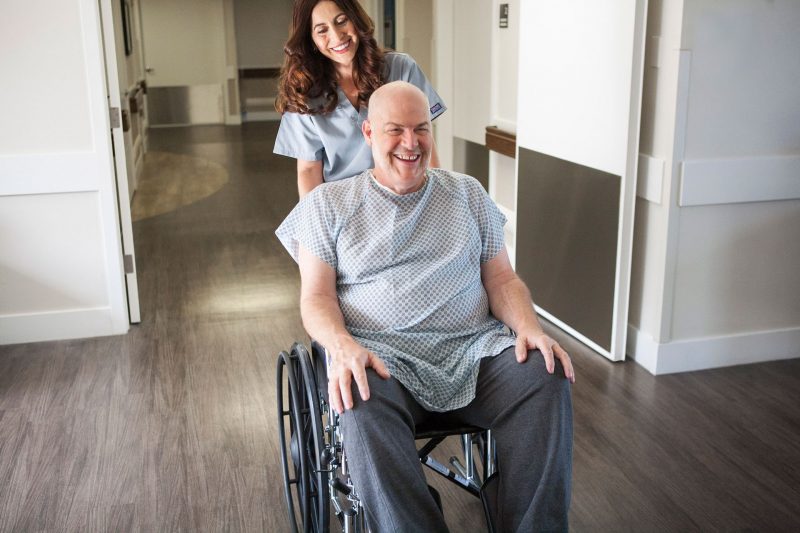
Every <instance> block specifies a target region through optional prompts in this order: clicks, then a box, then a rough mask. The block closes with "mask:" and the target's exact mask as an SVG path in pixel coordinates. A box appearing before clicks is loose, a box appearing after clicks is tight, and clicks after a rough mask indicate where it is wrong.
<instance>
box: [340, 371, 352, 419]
mask: <svg viewBox="0 0 800 533" xmlns="http://www.w3.org/2000/svg"><path fill="white" fill-rule="evenodd" d="M350 383H351V380H350V373H347V374H345V375H344V376H342V377H340V378H339V391H341V393H342V404H344V409H345V410H347V409H352V408H353V392H352V391H351V390H350Z"/></svg>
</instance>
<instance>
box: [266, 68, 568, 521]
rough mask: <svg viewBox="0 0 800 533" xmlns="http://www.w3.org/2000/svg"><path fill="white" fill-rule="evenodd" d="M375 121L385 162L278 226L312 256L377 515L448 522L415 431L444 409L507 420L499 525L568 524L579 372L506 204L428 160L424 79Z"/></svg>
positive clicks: (345, 406) (304, 297)
mask: <svg viewBox="0 0 800 533" xmlns="http://www.w3.org/2000/svg"><path fill="white" fill-rule="evenodd" d="M362 130H363V134H364V137H365V139H366V141H367V143H368V144H369V145H370V147H371V149H372V154H373V158H374V161H375V168H374V169H372V170H367V171H365V172H363V173H362V174H360V175H358V176H355V177H354V178H353V179H347V180H342V181H336V182H330V183H326V184H323V185H321V186H319V187H317V188H316V189H314V190H313V191H312V192H311V193H310V194H309V195H308V196H307V197H305V198H304V199H303V200H302V201H301V202H300V203H299V204H298V205H297V206H296V207H295V208H294V210H293V211H292V212H291V214H290V215H289V216H288V217H287V218H286V220H285V221H284V222H283V224H281V226H280V227H279V228H278V230H277V232H276V233H277V235H278V237H279V238H280V240H281V242H282V243H283V244H284V246H286V248H287V250H288V251H289V253H290V254H291V255H292V257H293V258H294V259H295V260H296V261H297V262H298V264H299V266H300V275H301V279H302V288H301V301H300V308H301V313H302V317H303V324H304V326H305V329H306V331H307V332H308V333H309V335H311V337H312V338H314V339H315V340H317V341H319V342H320V343H321V344H322V345H323V346H325V347H326V349H327V350H328V352H329V355H330V363H329V368H328V395H329V401H330V403H331V405H332V406H333V408H334V409H336V411H337V412H339V413H340V414H341V415H342V417H341V427H342V430H343V433H344V442H345V448H346V452H347V458H348V464H349V467H350V474H351V476H352V478H353V482H354V485H355V487H356V490H357V491H358V493H359V497H360V498H361V500H362V502H364V506H365V507H366V509H367V514H368V522H369V523H370V526H371V527H372V529H373V530H374V531H379V532H383V531H446V530H447V526H446V525H445V523H444V518H443V517H442V514H441V512H440V511H439V509H438V508H437V506H436V503H435V501H434V499H433V497H432V496H431V494H430V492H429V491H428V488H427V483H426V480H425V475H424V472H423V470H422V466H421V464H420V462H419V459H418V457H417V452H416V446H415V443H414V428H415V426H416V425H418V424H420V423H422V422H423V421H425V419H426V417H428V416H429V415H430V412H434V411H436V412H447V413H448V415H449V416H452V417H453V418H454V419H455V420H457V421H458V422H460V423H463V424H472V425H476V426H480V427H484V428H491V429H492V430H493V432H494V437H495V439H496V443H497V454H498V475H499V483H498V485H497V486H498V502H499V503H498V509H496V510H495V513H494V514H495V515H496V520H497V522H498V523H497V524H496V525H497V527H498V529H499V531H541V530H548V531H550V530H566V529H567V510H568V507H569V499H570V484H571V473H572V404H571V397H570V382H574V381H575V373H574V370H573V368H572V363H571V361H570V358H569V356H568V355H567V353H566V352H565V351H564V350H563V349H562V348H561V347H560V346H559V345H558V344H557V343H556V342H555V341H554V340H553V339H551V338H550V337H548V336H547V335H546V334H545V333H544V331H543V330H542V327H541V325H540V324H539V321H538V320H537V318H536V314H535V312H534V309H533V306H532V304H531V296H530V293H529V292H528V289H527V288H526V286H525V284H524V283H523V282H522V281H521V280H520V279H519V278H518V277H517V275H516V274H515V273H514V271H513V270H512V268H511V264H510V263H509V259H508V255H507V253H506V249H505V244H504V242H503V225H504V224H505V217H504V216H503V215H502V213H501V212H500V211H499V210H498V208H497V207H496V206H495V205H494V203H493V202H492V201H491V199H490V198H489V197H488V196H487V194H486V193H485V191H484V190H483V188H482V187H481V185H480V184H479V183H478V182H477V181H476V180H475V179H473V178H471V177H469V176H465V175H463V174H457V173H454V172H448V171H445V170H442V169H430V168H428V162H429V160H430V155H431V146H432V142H433V135H432V131H431V122H430V113H429V112H428V104H427V100H426V97H425V95H424V94H423V93H422V92H421V91H420V90H419V89H417V88H416V87H414V86H413V85H410V84H408V83H405V82H393V83H389V84H386V85H384V86H383V87H381V88H380V89H378V90H376V91H375V92H374V93H373V95H372V97H371V99H370V101H369V117H368V119H367V120H366V121H365V122H364V124H363V127H362ZM542 253H547V250H542ZM506 326H508V328H510V330H512V331H513V332H514V334H510V333H509V331H508V328H506Z"/></svg>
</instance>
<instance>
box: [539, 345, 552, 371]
mask: <svg viewBox="0 0 800 533" xmlns="http://www.w3.org/2000/svg"><path fill="white" fill-rule="evenodd" d="M548 344H549V343H547V342H544V343H542V346H540V347H539V351H540V352H542V357H544V366H545V367H546V368H547V372H548V373H550V374H552V373H553V371H554V370H555V367H556V362H555V360H554V359H553V349H552V348H551V347H550V346H548Z"/></svg>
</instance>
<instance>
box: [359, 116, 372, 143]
mask: <svg viewBox="0 0 800 533" xmlns="http://www.w3.org/2000/svg"><path fill="white" fill-rule="evenodd" d="M361 133H362V134H363V135H364V140H365V141H367V146H372V124H370V122H369V119H365V120H364V122H362V123H361Z"/></svg>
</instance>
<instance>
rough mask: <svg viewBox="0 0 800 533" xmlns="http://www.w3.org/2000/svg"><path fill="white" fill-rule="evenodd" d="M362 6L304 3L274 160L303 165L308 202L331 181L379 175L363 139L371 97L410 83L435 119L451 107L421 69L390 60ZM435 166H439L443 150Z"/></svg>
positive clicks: (292, 36)
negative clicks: (388, 87) (386, 88)
mask: <svg viewBox="0 0 800 533" xmlns="http://www.w3.org/2000/svg"><path fill="white" fill-rule="evenodd" d="M374 30H375V26H374V24H373V23H372V20H371V19H370V18H369V16H368V15H367V14H366V12H365V11H364V9H363V8H362V7H361V5H360V4H359V2H358V0H335V1H332V0H299V1H297V2H295V4H294V11H293V14H292V26H291V29H290V33H289V40H288V41H287V42H286V46H285V47H284V52H285V53H286V57H285V59H284V64H283V68H282V69H281V78H280V88H279V94H278V99H277V101H276V104H275V107H276V108H277V110H278V111H279V112H280V113H282V114H283V116H282V118H281V125H280V129H279V130H278V136H277V139H276V140H275V148H274V152H275V153H276V154H280V155H285V156H288V157H293V158H295V159H297V188H298V191H299V193H300V198H302V197H303V196H305V195H306V194H307V193H308V192H309V191H311V190H312V189H313V188H314V187H316V186H317V185H319V184H320V183H322V182H323V181H334V180H339V179H343V178H348V177H351V176H355V175H356V174H360V173H361V172H363V171H364V170H366V169H368V168H372V166H373V161H372V152H371V151H370V148H369V146H367V144H366V142H365V141H364V138H363V136H362V134H361V123H362V122H363V121H364V119H366V118H367V102H368V100H369V97H370V95H371V94H372V93H373V91H375V89H377V88H378V87H380V86H381V85H383V84H384V83H386V82H389V81H395V80H405V81H408V82H410V83H413V84H414V85H416V86H417V87H419V88H420V89H422V91H423V92H424V93H425V94H426V95H427V96H428V100H429V101H430V105H431V119H434V118H436V117H438V116H439V115H441V114H442V113H444V111H445V109H446V107H445V106H444V103H443V102H442V99H441V98H440V97H439V95H438V94H436V92H435V91H434V90H433V88H432V87H431V85H430V83H429V82H428V80H427V78H426V77H425V74H423V73H422V70H421V69H420V68H419V66H418V65H417V64H416V62H415V61H414V60H413V59H412V58H411V57H410V56H408V55H406V54H400V53H397V52H384V51H383V50H382V49H381V48H380V47H379V46H378V44H377V42H376V41H375V38H374V36H373V33H374ZM431 166H433V167H438V166H439V158H438V156H437V154H436V148H435V147H433V150H432V153H431Z"/></svg>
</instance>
